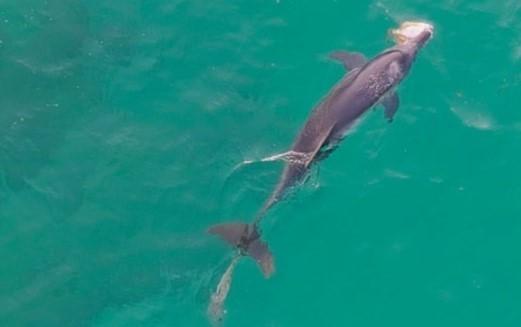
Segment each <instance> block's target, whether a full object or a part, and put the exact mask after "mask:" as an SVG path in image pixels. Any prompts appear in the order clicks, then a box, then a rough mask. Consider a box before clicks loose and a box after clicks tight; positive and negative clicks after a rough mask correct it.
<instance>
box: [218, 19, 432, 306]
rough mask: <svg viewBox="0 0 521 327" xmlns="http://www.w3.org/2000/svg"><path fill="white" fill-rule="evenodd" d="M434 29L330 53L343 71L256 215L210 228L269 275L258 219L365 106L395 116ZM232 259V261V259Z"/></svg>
mask: <svg viewBox="0 0 521 327" xmlns="http://www.w3.org/2000/svg"><path fill="white" fill-rule="evenodd" d="M433 31H434V29H433V26H432V25H430V24H427V23H421V22H405V23H403V24H402V25H401V26H400V27H399V28H398V29H396V30H393V31H392V34H393V36H394V39H395V41H396V45H395V46H394V47H392V48H389V49H387V50H385V51H383V52H382V53H380V54H379V55H378V56H376V57H375V58H373V59H372V60H370V61H368V60H367V59H366V58H365V57H364V56H363V55H362V54H359V53H350V52H345V51H337V52H333V53H332V54H331V58H333V59H335V60H338V61H340V62H341V63H343V65H344V67H345V68H346V70H347V73H346V74H345V75H344V77H343V78H342V79H341V80H340V81H339V82H338V83H337V84H336V85H335V86H334V87H333V88H332V90H331V91H330V92H329V93H328V95H327V96H326V97H325V98H324V99H323V100H322V101H321V102H320V103H319V104H318V105H317V106H316V107H315V109H314V110H313V111H312V113H311V115H310V117H309V119H308V120H307V122H306V124H305V125H304V127H303V128H302V130H301V131H300V133H299V134H298V135H297V137H296V139H295V141H294V143H293V146H292V148H291V151H289V152H286V153H284V154H282V155H280V156H277V157H279V158H284V159H285V161H286V164H285V167H284V170H283V172H282V174H281V177H280V179H279V182H278V184H277V186H276V187H275V188H274V190H273V192H272V193H271V195H270V197H269V198H268V199H267V200H266V202H265V203H264V205H263V206H262V208H261V209H260V210H259V212H258V214H257V216H256V217H255V219H254V220H253V221H252V222H251V223H249V224H246V223H242V222H232V223H224V224H219V225H215V226H212V227H210V228H209V233H211V234H215V235H218V236H220V237H221V238H222V239H224V240H225V241H226V242H228V243H230V244H232V245H233V246H235V247H236V248H237V249H238V256H243V255H249V256H251V257H252V258H253V259H255V261H256V262H257V263H258V265H259V267H260V268H261V270H262V272H263V274H264V276H265V277H269V276H270V275H271V274H272V273H273V271H274V264H273V257H272V255H271V253H270V251H269V249H268V246H267V245H266V243H265V242H264V241H262V240H261V238H260V233H259V228H258V226H259V223H260V221H261V220H262V218H263V217H264V216H265V215H266V213H267V211H268V210H269V209H270V208H271V207H272V206H273V205H274V204H276V203H277V202H278V201H280V200H281V199H282V198H283V197H284V195H285V194H286V193H287V190H288V189H289V188H291V187H292V186H294V185H296V184H297V183H299V182H301V181H302V180H303V179H304V178H305V176H306V174H307V172H308V171H309V169H310V167H311V166H312V165H313V164H315V163H317V162H318V161H320V160H322V159H324V158H326V157H327V156H328V155H329V154H330V153H331V152H332V151H333V150H334V149H335V148H336V146H337V145H338V144H339V142H340V141H341V140H342V138H343V137H344V136H345V135H346V132H347V131H348V130H349V128H350V127H351V126H353V124H354V123H355V122H356V121H357V120H358V119H359V118H360V116H362V114H364V113H365V112H366V111H367V110H369V109H370V108H372V107H373V106H375V105H377V104H381V105H383V107H384V109H385V112H384V113H385V117H386V119H387V120H388V121H389V122H391V121H392V120H393V117H394V115H395V113H396V111H397V109H398V105H399V99H398V95H397V93H396V92H395V88H396V87H397V86H398V84H399V83H400V82H401V81H402V80H403V79H404V77H405V76H406V75H407V73H408V72H409V70H410V68H411V65H412V63H413V62H414V60H415V58H416V55H417V53H418V51H419V50H420V49H421V48H422V47H423V46H424V45H425V44H426V43H427V41H428V40H429V39H430V38H431V37H432V35H433ZM233 262H234V265H235V262H236V259H234V261H233ZM230 280H231V279H230ZM226 290H227V289H226ZM225 297H226V295H224V297H223V300H224V298H225Z"/></svg>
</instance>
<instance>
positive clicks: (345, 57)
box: [329, 50, 367, 70]
mask: <svg viewBox="0 0 521 327" xmlns="http://www.w3.org/2000/svg"><path fill="white" fill-rule="evenodd" d="M329 58H331V59H333V60H336V61H340V62H341V63H342V64H344V67H345V68H346V70H352V69H355V68H359V67H362V66H363V65H365V64H366V63H367V58H366V57H365V56H364V55H363V54H361V53H359V52H347V51H342V50H339V51H333V52H332V53H331V54H330V55H329Z"/></svg>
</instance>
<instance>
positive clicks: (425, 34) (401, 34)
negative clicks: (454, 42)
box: [391, 21, 434, 47]
mask: <svg viewBox="0 0 521 327" xmlns="http://www.w3.org/2000/svg"><path fill="white" fill-rule="evenodd" d="M433 34H434V26H432V25H431V24H429V23H425V22H409V21H408V22H403V23H402V24H401V25H400V26H399V27H398V28H397V29H393V30H391V36H392V37H393V38H394V41H395V42H396V44H398V45H415V46H416V47H422V46H423V45H424V44H425V43H427V41H429V40H430V39H431V38H432V36H433Z"/></svg>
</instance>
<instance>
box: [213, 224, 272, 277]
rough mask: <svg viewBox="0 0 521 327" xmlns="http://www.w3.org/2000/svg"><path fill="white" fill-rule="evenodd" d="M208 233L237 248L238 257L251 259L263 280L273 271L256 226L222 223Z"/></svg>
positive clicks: (270, 256)
mask: <svg viewBox="0 0 521 327" xmlns="http://www.w3.org/2000/svg"><path fill="white" fill-rule="evenodd" d="M208 232H209V233H210V234H213V235H217V236H219V237H220V238H222V239H223V240H224V241H226V242H227V243H228V244H230V245H232V246H234V247H235V248H237V250H238V253H239V255H241V256H250V257H251V258H253V260H255V262H257V265H258V266H259V268H260V269H261V271H262V273H263V275H264V277H265V278H269V277H270V276H271V275H272V274H273V272H274V270H275V266H274V263H273V256H272V254H271V252H270V250H269V248H268V245H267V244H266V243H265V242H264V241H263V240H261V238H260V233H259V231H258V228H257V226H256V224H246V223H242V222H230V223H223V224H218V225H214V226H212V227H210V228H209V229H208Z"/></svg>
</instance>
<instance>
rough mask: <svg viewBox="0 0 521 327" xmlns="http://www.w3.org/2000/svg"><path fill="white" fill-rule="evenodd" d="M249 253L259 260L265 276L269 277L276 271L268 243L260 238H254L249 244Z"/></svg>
mask: <svg viewBox="0 0 521 327" xmlns="http://www.w3.org/2000/svg"><path fill="white" fill-rule="evenodd" d="M248 254H249V255H250V256H251V257H252V258H253V259H254V260H255V262H257V264H258V265H259V268H260V269H261V270H262V273H263V275H264V277H265V278H269V277H270V276H271V275H272V274H273V272H274V271H275V265H274V263H273V255H272V254H271V252H270V250H269V248H268V245H267V244H266V243H265V242H263V241H262V240H261V239H260V238H258V239H256V240H254V241H253V242H251V243H250V245H249V246H248Z"/></svg>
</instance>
